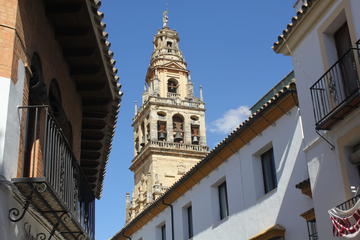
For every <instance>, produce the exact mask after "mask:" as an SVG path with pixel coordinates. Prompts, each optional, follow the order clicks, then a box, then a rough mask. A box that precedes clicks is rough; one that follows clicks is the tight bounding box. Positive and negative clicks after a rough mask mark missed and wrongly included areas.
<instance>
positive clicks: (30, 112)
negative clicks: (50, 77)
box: [23, 53, 46, 177]
mask: <svg viewBox="0 0 360 240" xmlns="http://www.w3.org/2000/svg"><path fill="white" fill-rule="evenodd" d="M30 69H31V73H32V75H31V78H30V79H29V82H28V90H29V97H28V105H29V106H30V107H29V108H27V113H26V118H27V121H26V127H25V131H26V133H25V147H24V149H25V151H24V168H23V175H24V177H33V176H34V175H35V171H34V169H35V166H34V163H35V159H34V156H35V154H34V153H35V152H36V149H34V145H35V144H34V142H35V141H37V140H38V139H39V138H40V126H39V123H40V122H39V119H40V114H41V109H40V108H34V107H32V106H34V105H42V104H45V103H46V85H45V83H44V77H43V71H42V66H41V61H40V57H39V55H38V54H37V53H34V54H33V56H32V57H31V65H30ZM34 129H37V131H34ZM32 165H33V166H32Z"/></svg>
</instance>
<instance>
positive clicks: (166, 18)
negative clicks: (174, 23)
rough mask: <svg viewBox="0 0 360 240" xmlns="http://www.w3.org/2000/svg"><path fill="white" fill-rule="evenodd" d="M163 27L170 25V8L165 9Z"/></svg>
mask: <svg viewBox="0 0 360 240" xmlns="http://www.w3.org/2000/svg"><path fill="white" fill-rule="evenodd" d="M162 20H163V28H166V27H167V26H168V22H169V16H168V10H165V11H164V12H163V19H162Z"/></svg>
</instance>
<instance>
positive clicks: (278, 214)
mask: <svg viewBox="0 0 360 240" xmlns="http://www.w3.org/2000/svg"><path fill="white" fill-rule="evenodd" d="M292 114H298V112H296V111H292ZM299 121H300V120H298V121H297V122H296V124H295V123H294V124H292V129H287V132H288V133H292V134H289V135H288V136H287V139H285V140H284V141H283V144H282V145H281V149H280V150H279V151H277V152H278V153H280V154H281V155H280V156H275V158H278V159H279V161H280V162H279V164H278V166H277V179H278V187H277V188H276V189H275V190H273V191H272V192H269V193H268V194H266V195H262V196H261V197H260V198H257V197H256V196H247V199H245V200H241V201H239V202H243V204H239V205H237V206H233V207H232V208H231V209H232V211H231V213H230V214H231V216H230V217H229V219H227V220H225V221H224V222H226V221H229V220H230V218H231V217H235V215H239V216H236V217H235V218H234V221H237V223H236V224H237V225H238V228H239V229H238V230H237V233H239V232H244V234H247V233H249V231H248V229H246V225H247V224H249V219H248V218H246V217H247V216H249V214H250V216H251V215H252V214H254V213H255V214H256V213H258V216H254V218H252V219H251V221H256V223H255V224H257V225H258V227H257V228H260V229H261V228H263V229H266V228H269V227H271V226H265V225H266V224H268V223H269V222H273V223H274V224H275V223H276V224H280V225H283V226H284V227H285V228H286V232H285V234H287V233H291V232H294V233H296V234H297V235H286V236H285V238H291V239H294V240H303V239H307V238H308V231H307V225H306V221H305V220H304V219H303V218H302V217H301V216H300V214H302V213H304V212H306V211H307V210H309V209H311V208H313V205H312V200H311V199H310V198H308V197H307V196H305V195H303V194H302V193H301V191H300V190H299V189H297V188H296V187H295V185H296V184H298V183H299V182H301V181H303V180H305V179H307V178H308V173H307V165H306V161H305V157H304V153H303V152H302V149H303V140H302V139H301V140H299V138H298V137H299V136H298V135H297V134H298V133H299V132H300V131H301V130H300V129H299V128H300V122H299ZM274 147H276V146H274ZM245 160H246V159H245ZM292 160H293V161H292ZM235 161H244V158H242V159H241V158H240V157H236V160H235ZM240 170H241V172H243V171H247V170H246V169H244V168H243V167H241V169H240ZM259 177H262V176H259ZM249 180H250V181H254V179H253V178H251V179H243V181H244V182H245V183H246V182H247V181H249ZM247 185H248V187H247V188H251V186H253V185H251V184H250V185H251V186H250V185H249V183H248V184H247ZM228 191H231V189H228ZM248 191H249V189H247V190H241V194H242V195H244V192H248ZM254 194H255V193H254ZM245 197H246V195H245ZM267 201H269V202H268V203H271V204H273V203H275V202H276V206H274V207H275V208H276V209H273V210H272V211H273V212H274V211H275V214H274V215H271V216H267V218H268V220H269V221H261V218H262V217H263V216H262V215H261V212H259V211H262V210H265V212H264V214H265V213H266V211H267V210H266V209H262V208H266V207H267V205H268V203H267ZM294 203H296V204H294ZM240 205H241V206H240ZM251 213H252V214H251ZM241 214H244V216H246V217H244V218H241ZM252 216H253V215H252ZM194 221H196V220H195V219H194ZM222 223H223V222H221V223H220V224H219V225H218V226H220V225H221V224H222ZM261 224H264V226H262V225H261ZM211 227H213V226H202V228H201V229H197V232H196V233H195V235H194V236H196V235H201V233H203V232H205V231H207V229H210V228H211ZM225 228H226V227H225ZM299 233H301V235H300V234H299ZM213 234H215V235H216V234H218V233H216V232H214V233H213ZM229 234H230V233H229ZM215 235H214V237H215ZM220 237H221V236H220ZM212 239H213V238H212ZM214 239H215V238H214Z"/></svg>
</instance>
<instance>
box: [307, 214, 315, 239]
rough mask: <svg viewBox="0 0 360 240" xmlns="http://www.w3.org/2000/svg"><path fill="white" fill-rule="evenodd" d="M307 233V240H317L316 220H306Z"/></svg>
mask: <svg viewBox="0 0 360 240" xmlns="http://www.w3.org/2000/svg"><path fill="white" fill-rule="evenodd" d="M306 223H307V227H308V232H309V240H317V239H318V234H317V229H316V220H315V219H312V220H308V221H307V222H306Z"/></svg>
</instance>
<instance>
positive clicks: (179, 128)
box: [172, 114, 184, 142]
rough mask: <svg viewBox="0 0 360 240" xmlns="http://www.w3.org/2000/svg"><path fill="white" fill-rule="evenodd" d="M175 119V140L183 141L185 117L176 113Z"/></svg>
mask: <svg viewBox="0 0 360 240" xmlns="http://www.w3.org/2000/svg"><path fill="white" fill-rule="evenodd" d="M172 120H173V131H174V142H183V140H184V117H183V116H182V115H180V114H175V115H174V116H173V118H172Z"/></svg>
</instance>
